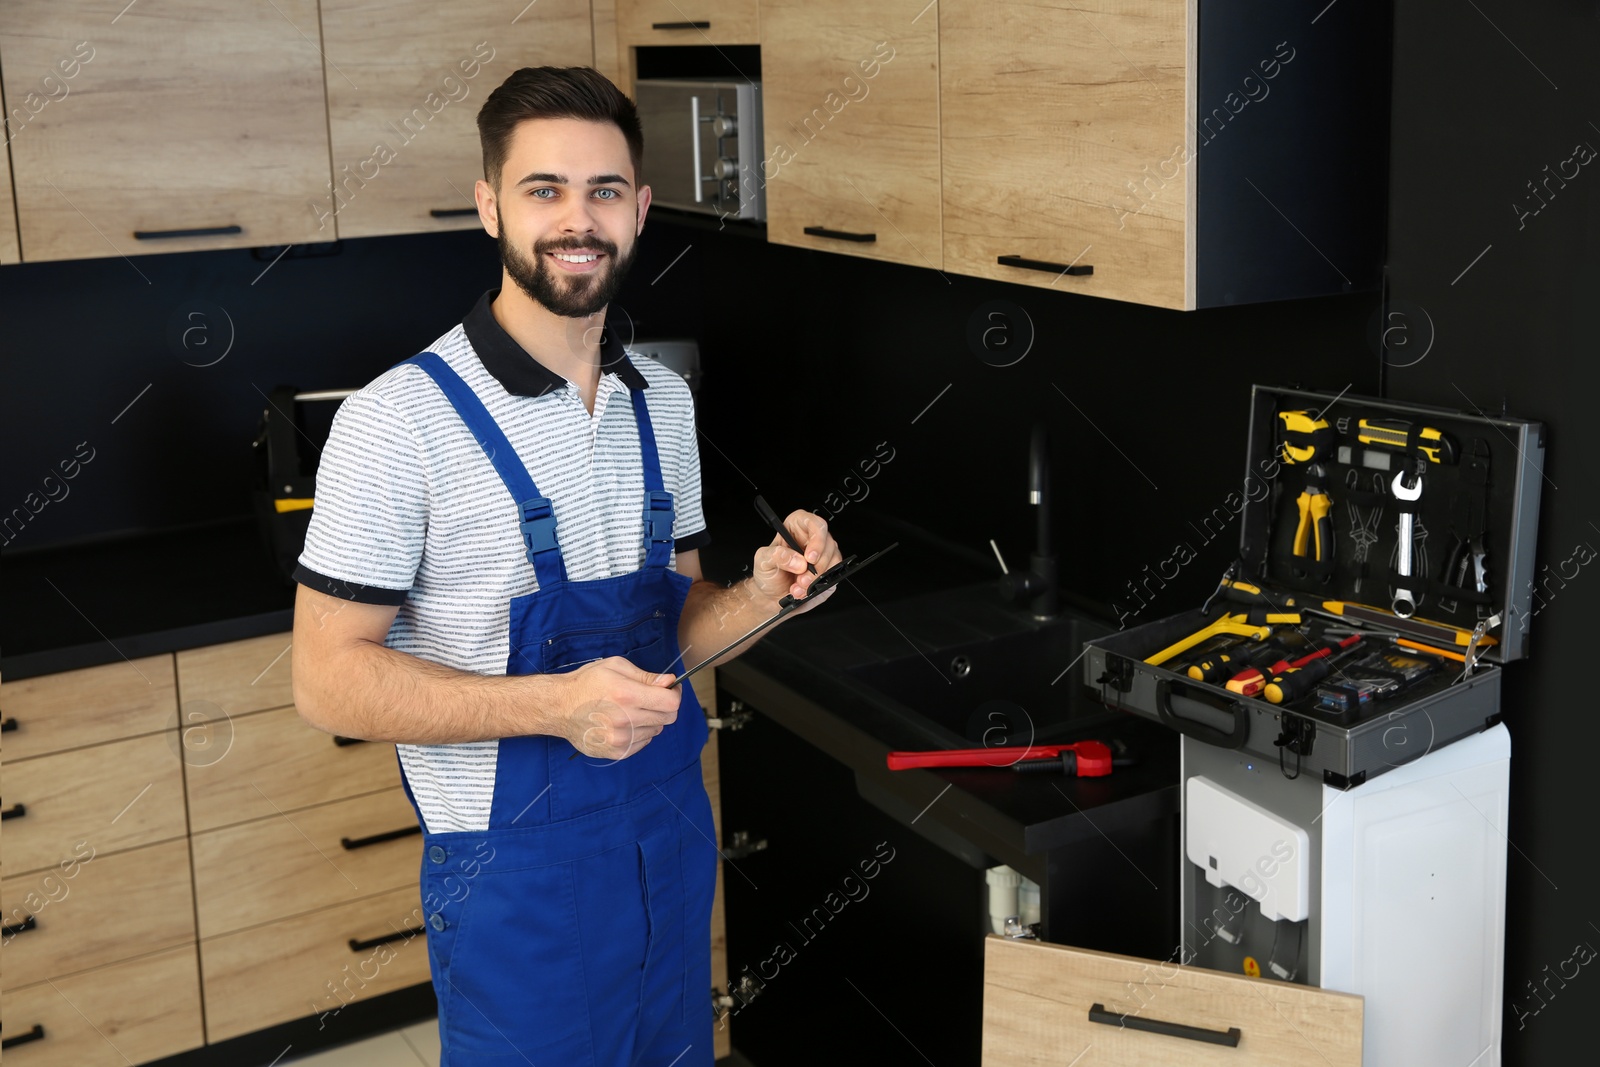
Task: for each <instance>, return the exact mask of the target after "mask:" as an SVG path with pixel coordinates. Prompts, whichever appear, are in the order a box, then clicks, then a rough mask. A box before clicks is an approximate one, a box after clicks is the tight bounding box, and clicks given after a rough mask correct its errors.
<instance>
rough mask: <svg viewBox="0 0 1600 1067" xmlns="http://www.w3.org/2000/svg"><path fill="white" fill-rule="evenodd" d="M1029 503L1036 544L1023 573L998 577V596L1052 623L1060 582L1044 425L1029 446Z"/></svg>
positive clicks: (1038, 424)
mask: <svg viewBox="0 0 1600 1067" xmlns="http://www.w3.org/2000/svg"><path fill="white" fill-rule="evenodd" d="M1028 503H1029V504H1032V505H1033V506H1035V507H1037V508H1038V509H1039V512H1038V544H1037V545H1036V546H1035V547H1034V551H1033V554H1032V555H1031V556H1029V557H1028V569H1027V570H1026V571H1012V572H1010V573H1007V574H1005V575H1003V576H1001V578H1000V593H1001V595H1002V596H1003V597H1005V598H1006V599H1007V600H1009V601H1011V602H1012V603H1014V604H1020V603H1022V602H1023V601H1029V608H1030V610H1031V611H1032V612H1033V617H1034V618H1036V619H1053V618H1055V616H1056V615H1057V613H1058V612H1059V611H1060V602H1059V598H1058V595H1057V594H1058V591H1059V589H1060V580H1059V578H1058V576H1057V573H1056V557H1055V554H1054V553H1052V552H1051V551H1050V435H1049V432H1048V431H1047V430H1046V428H1045V424H1044V423H1043V422H1036V423H1034V426H1033V437H1032V439H1031V440H1030V441H1029V443H1028ZM1002 566H1004V564H1002Z"/></svg>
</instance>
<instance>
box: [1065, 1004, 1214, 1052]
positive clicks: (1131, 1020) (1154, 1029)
mask: <svg viewBox="0 0 1600 1067" xmlns="http://www.w3.org/2000/svg"><path fill="white" fill-rule="evenodd" d="M1089 1021H1090V1022H1092V1023H1105V1024H1106V1025H1108V1026H1122V1027H1126V1028H1127V1029H1129V1030H1143V1031H1145V1032H1146V1033H1151V1034H1164V1035H1165V1036H1167V1037H1182V1038H1187V1039H1188V1040H1190V1041H1204V1042H1205V1043H1206V1044H1208V1045H1227V1046H1228V1047H1229V1048H1238V1047H1239V1037H1240V1034H1239V1028H1238V1027H1237V1026H1230V1027H1228V1029H1226V1030H1204V1029H1202V1028H1200V1027H1198V1026H1189V1025H1186V1024H1184V1023H1167V1022H1162V1021H1161V1020H1160V1019H1145V1018H1141V1017H1140V1016H1138V1015H1121V1014H1119V1013H1117V1012H1114V1011H1106V1007H1105V1005H1104V1004H1096V1005H1095V1006H1094V1007H1092V1008H1090V1009H1089Z"/></svg>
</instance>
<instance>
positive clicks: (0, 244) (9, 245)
mask: <svg viewBox="0 0 1600 1067" xmlns="http://www.w3.org/2000/svg"><path fill="white" fill-rule="evenodd" d="M0 128H4V127H3V126H0ZM0 164H4V165H3V166H0V265H4V264H6V263H20V262H21V261H22V251H21V249H19V248H18V247H17V208H16V204H15V203H14V202H13V201H12V199H11V154H10V153H9V152H4V153H0Z"/></svg>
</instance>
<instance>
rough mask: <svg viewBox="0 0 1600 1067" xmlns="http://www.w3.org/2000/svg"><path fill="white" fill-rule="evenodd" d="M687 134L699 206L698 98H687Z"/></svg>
mask: <svg viewBox="0 0 1600 1067" xmlns="http://www.w3.org/2000/svg"><path fill="white" fill-rule="evenodd" d="M656 25H657V28H660V27H661V26H665V25H668V24H667V23H664V22H661V23H657V24H656ZM689 134H690V138H689V143H690V144H692V145H693V146H694V153H693V154H694V159H693V160H691V162H692V163H693V164H694V202H695V203H697V204H699V203H703V202H704V196H703V195H702V194H701V191H700V186H701V184H702V183H703V182H704V181H705V180H706V179H705V175H704V174H702V173H701V172H700V98H699V97H698V96H691V97H690V98H689Z"/></svg>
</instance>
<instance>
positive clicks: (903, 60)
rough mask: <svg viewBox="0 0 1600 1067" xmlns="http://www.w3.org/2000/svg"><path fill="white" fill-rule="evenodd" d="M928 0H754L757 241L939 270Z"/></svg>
mask: <svg viewBox="0 0 1600 1067" xmlns="http://www.w3.org/2000/svg"><path fill="white" fill-rule="evenodd" d="M938 31H939V23H938V18H937V16H936V14H935V12H934V10H933V9H931V8H928V6H927V0H762V4H761V38H762V40H761V43H762V97H763V101H764V103H763V108H762V112H763V126H764V128H765V138H766V145H765V149H766V151H765V154H764V157H763V159H762V162H761V173H762V177H763V179H764V180H765V181H766V192H767V238H768V240H770V241H774V242H777V243H780V244H787V245H798V246H800V247H802V248H820V249H825V250H827V251H830V252H845V253H849V254H852V255H858V256H865V257H868V258H871V259H884V260H891V261H893V262H896V263H908V264H911V265H913V266H925V267H931V268H934V269H938V268H939V266H940V265H941V263H942V255H943V253H942V251H941V242H940V232H939V231H940V220H939V211H940V199H939V32H938Z"/></svg>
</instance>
